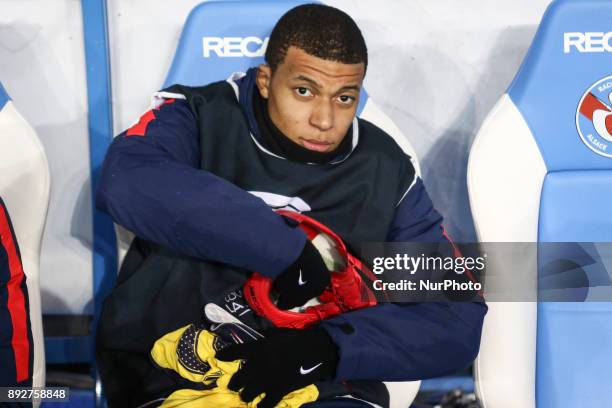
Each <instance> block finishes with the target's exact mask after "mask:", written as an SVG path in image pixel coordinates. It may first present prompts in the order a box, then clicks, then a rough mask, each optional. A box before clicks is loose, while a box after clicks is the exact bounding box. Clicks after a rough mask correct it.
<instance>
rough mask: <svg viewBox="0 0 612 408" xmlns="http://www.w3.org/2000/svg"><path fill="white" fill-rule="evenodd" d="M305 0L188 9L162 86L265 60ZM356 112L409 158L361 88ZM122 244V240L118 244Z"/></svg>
mask: <svg viewBox="0 0 612 408" xmlns="http://www.w3.org/2000/svg"><path fill="white" fill-rule="evenodd" d="M303 3H309V2H308V1H295V0H287V1H269V0H258V1H231V0H230V1H208V2H204V3H201V4H200V5H198V6H196V7H195V8H194V9H193V10H192V11H191V13H190V14H189V16H188V18H187V21H186V22H185V26H184V27H183V31H182V33H181V37H180V40H179V44H178V46H177V49H176V53H175V55H174V59H173V61H172V64H171V66H170V69H169V72H168V75H167V77H166V80H165V85H164V86H169V85H171V84H174V83H180V84H185V85H203V84H207V83H210V82H213V81H220V80H225V79H227V78H228V77H229V76H230V75H231V74H232V73H234V72H244V71H246V70H247V69H248V68H250V67H254V66H257V65H259V64H261V63H263V62H264V52H265V47H266V44H267V41H268V37H269V35H270V32H271V31H272V27H273V26H274V24H275V23H276V21H278V19H279V18H280V17H281V16H282V15H283V14H284V13H285V12H286V11H288V10H289V9H291V8H293V7H295V6H297V5H299V4H303ZM310 3H312V2H310ZM358 115H359V116H360V117H362V118H364V119H367V120H369V121H371V122H373V123H374V124H376V125H377V126H379V127H380V128H382V129H383V130H385V131H386V132H387V133H388V134H390V135H391V136H392V137H393V138H394V139H395V140H396V142H397V143H398V144H399V145H400V146H401V147H402V148H403V149H404V151H406V153H407V154H409V155H410V156H411V157H412V158H413V162H414V164H415V166H416V167H417V172H418V171H419V169H418V162H417V161H416V155H415V153H414V149H413V148H412V146H411V145H410V143H409V142H408V140H407V139H406V138H405V137H404V135H403V134H402V132H401V131H400V130H399V128H398V127H397V126H396V125H395V124H394V123H393V122H392V121H391V120H390V119H389V118H388V117H387V116H386V115H385V114H384V113H383V112H382V111H380V109H379V108H378V107H377V106H376V104H375V103H374V102H373V101H372V100H371V98H369V96H368V95H367V93H366V92H365V91H363V90H362V94H361V97H360V101H359V107H358ZM123 246H124V245H123ZM419 384H420V381H414V382H404V383H387V388H388V389H389V390H390V394H391V407H392V408H405V407H407V406H409V405H410V403H411V402H412V401H413V399H414V397H415V396H416V393H417V391H418V388H419Z"/></svg>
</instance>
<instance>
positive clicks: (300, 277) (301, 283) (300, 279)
mask: <svg viewBox="0 0 612 408" xmlns="http://www.w3.org/2000/svg"><path fill="white" fill-rule="evenodd" d="M306 282H308V281H305V280H302V270H301V269H300V276H299V277H298V285H300V286H304V285H305V284H306Z"/></svg>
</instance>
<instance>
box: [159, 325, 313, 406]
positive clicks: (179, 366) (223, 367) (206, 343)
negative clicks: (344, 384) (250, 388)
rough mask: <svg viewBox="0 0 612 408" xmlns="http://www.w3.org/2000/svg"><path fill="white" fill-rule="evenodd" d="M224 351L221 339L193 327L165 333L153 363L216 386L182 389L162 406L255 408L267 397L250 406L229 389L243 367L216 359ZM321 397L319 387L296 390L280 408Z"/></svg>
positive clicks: (236, 362) (298, 404) (187, 377)
mask: <svg viewBox="0 0 612 408" xmlns="http://www.w3.org/2000/svg"><path fill="white" fill-rule="evenodd" d="M220 348H221V345H220V339H219V338H218V337H217V336H216V335H215V334H213V333H211V332H209V331H207V330H204V329H200V328H198V327H197V326H195V325H193V324H190V325H188V326H185V327H182V328H180V329H178V330H175V331H173V332H171V333H168V334H166V335H165V336H163V337H161V338H160V339H159V340H157V341H156V342H155V344H154V345H153V349H152V350H151V356H152V357H153V360H154V361H155V362H156V363H157V365H159V366H160V367H162V368H166V369H171V370H174V371H176V372H177V373H178V374H179V375H180V376H181V377H183V378H186V379H187V380H189V381H193V382H199V383H203V384H205V385H216V386H215V388H213V389H210V390H204V391H201V390H190V389H183V390H178V391H175V392H174V393H172V394H171V395H170V396H169V397H168V398H167V399H166V401H165V402H164V403H163V404H162V405H161V406H162V407H164V408H170V407H178V406H180V407H185V408H189V407H196V406H197V407H202V406H205V407H207V408H217V407H218V408H233V407H235V408H255V407H257V404H258V403H259V402H260V401H261V400H262V399H263V397H264V396H265V394H262V395H260V396H258V397H257V398H255V399H254V400H253V401H251V402H250V403H248V404H247V403H245V402H243V401H242V400H241V399H240V395H239V394H238V393H236V392H233V391H231V390H229V389H228V388H227V384H228V383H229V380H230V378H231V376H232V375H233V374H234V373H235V372H236V371H238V369H239V368H240V364H241V362H240V360H236V361H230V362H225V361H221V360H217V359H216V358H215V353H216V352H217V350H219V349H220ZM318 396H319V391H318V389H317V387H316V386H314V385H309V386H307V387H304V388H301V389H299V390H295V391H293V392H291V393H289V394H287V395H286V396H285V397H284V398H283V400H282V401H281V402H280V403H279V404H278V405H277V407H281V408H298V407H300V406H301V405H303V404H306V403H308V402H312V401H315V400H316V399H317V397H318Z"/></svg>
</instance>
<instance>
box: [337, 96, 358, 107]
mask: <svg viewBox="0 0 612 408" xmlns="http://www.w3.org/2000/svg"><path fill="white" fill-rule="evenodd" d="M338 100H339V101H340V103H342V104H344V105H350V104H352V103H353V102H355V98H354V97H353V96H348V95H340V96H339V97H338Z"/></svg>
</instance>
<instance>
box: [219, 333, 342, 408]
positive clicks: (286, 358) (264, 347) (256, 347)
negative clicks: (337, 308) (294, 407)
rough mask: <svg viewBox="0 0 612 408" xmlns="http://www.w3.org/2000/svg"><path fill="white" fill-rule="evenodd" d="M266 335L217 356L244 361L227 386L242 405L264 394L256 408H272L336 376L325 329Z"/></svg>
mask: <svg viewBox="0 0 612 408" xmlns="http://www.w3.org/2000/svg"><path fill="white" fill-rule="evenodd" d="M267 334H268V336H267V337H265V338H263V339H261V340H257V341H254V342H250V343H244V344H238V345H235V346H230V347H227V348H224V349H223V350H221V351H219V352H217V354H216V357H217V359H219V360H222V361H234V360H239V359H240V360H246V361H245V362H244V364H243V366H242V368H241V369H240V370H239V371H238V372H236V373H235V374H234V375H233V376H232V378H231V380H230V382H229V384H228V388H229V389H230V390H232V391H236V392H240V397H241V398H242V400H243V401H245V402H250V401H252V400H253V399H255V398H256V397H257V396H258V395H260V394H262V393H265V394H266V396H265V398H264V399H263V400H262V401H261V402H260V403H259V404H258V405H257V406H258V408H273V407H274V406H276V404H278V402H279V401H280V400H282V399H283V397H284V396H285V395H287V394H289V393H290V392H292V391H295V390H297V389H300V388H303V387H306V386H307V385H310V384H313V383H314V382H315V381H317V380H319V379H323V378H331V377H333V376H334V375H335V372H336V366H337V365H338V349H337V347H336V344H335V343H334V342H333V341H332V339H331V338H330V337H329V335H328V334H327V332H326V331H325V330H324V329H321V328H314V329H305V330H296V329H273V330H271V331H269V332H268V333H267ZM240 390H241V391H240Z"/></svg>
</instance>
